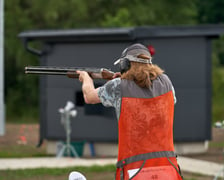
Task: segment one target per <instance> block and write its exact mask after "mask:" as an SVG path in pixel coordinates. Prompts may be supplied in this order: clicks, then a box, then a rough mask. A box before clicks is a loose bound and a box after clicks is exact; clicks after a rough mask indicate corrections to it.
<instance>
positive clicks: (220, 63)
mask: <svg viewBox="0 0 224 180" xmlns="http://www.w3.org/2000/svg"><path fill="white" fill-rule="evenodd" d="M4 4H5V7H4V10H5V13H4V17H5V19H4V26H5V27H4V36H5V40H4V41H5V44H4V54H5V57H4V67H5V68H4V70H5V74H4V77H5V79H4V82H5V85H4V92H5V105H6V106H5V107H6V122H15V123H19V122H20V123H21V122H38V118H39V117H38V116H39V113H38V111H39V109H38V108H39V107H38V101H39V91H38V77H37V76H36V77H32V78H31V77H28V76H26V75H25V74H24V72H23V70H24V67H25V66H26V65H29V64H31V63H32V65H34V64H35V62H36V64H38V58H36V57H35V56H32V55H30V54H29V53H27V52H26V51H25V50H24V47H23V46H22V43H21V40H20V39H19V38H17V36H18V34H19V33H20V32H22V31H24V30H34V29H75V28H99V27H133V26H146V25H150V26H151V25H197V24H222V23H223V22H224V13H223V12H224V1H223V0H213V1H210V0H188V1H182V0H170V1H166V0H157V1H151V0H144V1H143V0H133V1H131V2H130V1H127V0H107V1H104V0H96V1H87V0H66V1H61V0H48V1H45V0H38V1H34V0H7V1H5V2H4ZM223 67H224V37H222V38H221V39H218V40H215V41H213V55H212V85H213V86H212V87H213V91H212V102H213V103H212V121H213V122H216V121H220V120H222V119H224V110H223V109H224V100H223V99H224V93H223V89H224V70H223V69H224V68H223Z"/></svg>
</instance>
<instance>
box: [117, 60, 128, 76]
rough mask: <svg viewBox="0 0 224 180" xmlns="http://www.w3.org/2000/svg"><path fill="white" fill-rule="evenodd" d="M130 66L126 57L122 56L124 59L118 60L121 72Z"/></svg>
mask: <svg viewBox="0 0 224 180" xmlns="http://www.w3.org/2000/svg"><path fill="white" fill-rule="evenodd" d="M130 68H131V63H130V60H129V59H128V58H124V59H122V60H120V62H119V69H120V72H121V74H123V73H125V72H126V71H128V70H129V69H130Z"/></svg>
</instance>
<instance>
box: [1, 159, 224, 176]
mask: <svg viewBox="0 0 224 180" xmlns="http://www.w3.org/2000/svg"><path fill="white" fill-rule="evenodd" d="M115 163H116V159H113V158H108V159H83V158H65V157H62V158H56V157H48V158H15V159H11V158H10V159H8V158H5V159H4V158H1V159H0V170H4V169H31V168H41V167H47V168H54V167H57V168H60V167H61V168H63V167H74V166H92V165H102V166H103V165H109V164H115ZM178 163H179V164H180V166H181V169H182V171H185V172H190V173H197V174H201V175H207V176H213V177H214V176H216V175H217V174H218V173H219V172H220V171H222V170H223V171H224V169H223V168H224V165H223V164H219V163H214V162H209V161H204V160H197V159H192V158H186V157H178ZM223 174H224V173H222V176H221V177H224V176H223Z"/></svg>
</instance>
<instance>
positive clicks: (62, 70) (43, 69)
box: [25, 66, 114, 80]
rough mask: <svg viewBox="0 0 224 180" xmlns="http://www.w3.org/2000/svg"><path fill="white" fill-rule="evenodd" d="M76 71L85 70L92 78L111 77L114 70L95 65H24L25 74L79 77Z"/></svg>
mask: <svg viewBox="0 0 224 180" xmlns="http://www.w3.org/2000/svg"><path fill="white" fill-rule="evenodd" d="M76 71H86V72H88V74H89V75H90V77H91V78H93V79H106V80H111V79H113V76H114V72H112V71H110V70H109V69H106V68H95V67H56V66H27V67H25V73H26V74H40V75H65V76H67V77H69V78H79V74H77V73H76Z"/></svg>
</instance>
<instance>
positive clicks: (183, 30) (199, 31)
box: [18, 25, 224, 42]
mask: <svg viewBox="0 0 224 180" xmlns="http://www.w3.org/2000/svg"><path fill="white" fill-rule="evenodd" d="M221 34H224V25H195V26H189V25H185V26H140V27H130V28H95V29H61V30H29V31H24V32H21V33H20V34H19V35H18V37H19V38H21V39H24V40H28V41H32V40H42V41H47V42H55V41H121V40H135V39H144V38H158V37H181V36H183V37H188V36H206V37H217V36H220V35H221Z"/></svg>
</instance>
